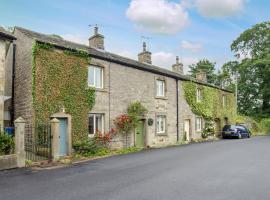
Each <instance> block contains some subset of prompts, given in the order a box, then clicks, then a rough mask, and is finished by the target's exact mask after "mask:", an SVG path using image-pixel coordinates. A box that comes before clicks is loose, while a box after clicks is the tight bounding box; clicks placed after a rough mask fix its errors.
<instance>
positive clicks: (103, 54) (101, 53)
mask: <svg viewBox="0 0 270 200" xmlns="http://www.w3.org/2000/svg"><path fill="white" fill-rule="evenodd" d="M14 28H15V29H18V30H19V31H22V32H23V33H26V34H28V36H29V37H31V38H33V39H37V40H38V41H39V42H43V43H51V44H54V45H56V46H58V47H62V48H66V49H77V50H78V49H81V48H82V50H85V51H88V53H89V54H90V55H92V56H96V57H100V58H103V59H107V60H108V59H109V60H112V61H114V62H116V61H118V62H120V63H122V64H126V65H128V66H130V65H132V66H133V67H134V68H139V69H141V70H143V69H144V70H145V71H152V72H153V73H157V74H163V75H164V74H165V76H169V77H174V78H178V79H182V80H185V81H194V82H196V83H198V84H203V85H206V86H209V87H214V88H217V89H220V90H223V91H228V92H232V91H229V90H227V89H224V88H221V87H219V86H216V85H213V84H210V83H207V82H203V81H199V80H196V79H194V78H193V77H190V76H188V75H183V74H178V73H176V72H173V71H171V70H169V69H166V68H163V67H159V66H156V65H152V64H146V63H142V62H139V61H138V60H135V59H132V58H127V57H124V56H121V55H118V54H116V53H111V52H108V51H105V50H99V49H96V48H93V47H89V46H87V45H84V44H79V43H76V42H72V41H69V40H65V39H60V38H55V37H52V36H50V35H48V34H44V33H39V32H36V31H32V30H30V29H26V28H22V27H19V26H15V27H14ZM31 34H32V35H31ZM33 35H35V36H36V37H35V36H33ZM191 79H192V80H191Z"/></svg>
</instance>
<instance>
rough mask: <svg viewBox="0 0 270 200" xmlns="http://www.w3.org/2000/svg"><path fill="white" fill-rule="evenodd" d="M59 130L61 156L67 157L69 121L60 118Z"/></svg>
mask: <svg viewBox="0 0 270 200" xmlns="http://www.w3.org/2000/svg"><path fill="white" fill-rule="evenodd" d="M58 120H59V129H60V131H59V132H60V135H59V136H60V140H59V142H60V144H59V146H60V148H59V156H66V155H67V119H66V118H59V119H58Z"/></svg>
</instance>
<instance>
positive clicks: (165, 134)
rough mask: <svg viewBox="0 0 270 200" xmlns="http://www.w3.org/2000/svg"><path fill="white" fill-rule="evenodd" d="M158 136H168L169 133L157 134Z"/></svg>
mask: <svg viewBox="0 0 270 200" xmlns="http://www.w3.org/2000/svg"><path fill="white" fill-rule="evenodd" d="M156 136H168V134H167V133H156Z"/></svg>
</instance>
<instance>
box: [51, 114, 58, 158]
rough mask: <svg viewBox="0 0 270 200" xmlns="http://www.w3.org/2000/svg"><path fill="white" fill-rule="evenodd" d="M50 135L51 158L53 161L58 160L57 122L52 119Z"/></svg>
mask: <svg viewBox="0 0 270 200" xmlns="http://www.w3.org/2000/svg"><path fill="white" fill-rule="evenodd" d="M51 134H52V158H53V161H57V160H58V159H59V138H60V136H59V120H58V119H56V118H53V119H52V120H51Z"/></svg>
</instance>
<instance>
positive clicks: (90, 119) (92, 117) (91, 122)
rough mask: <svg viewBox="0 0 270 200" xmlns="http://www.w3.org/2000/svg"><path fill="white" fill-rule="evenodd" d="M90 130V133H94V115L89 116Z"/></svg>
mask: <svg viewBox="0 0 270 200" xmlns="http://www.w3.org/2000/svg"><path fill="white" fill-rule="evenodd" d="M88 131H89V134H94V116H93V115H90V116H89V121H88Z"/></svg>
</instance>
